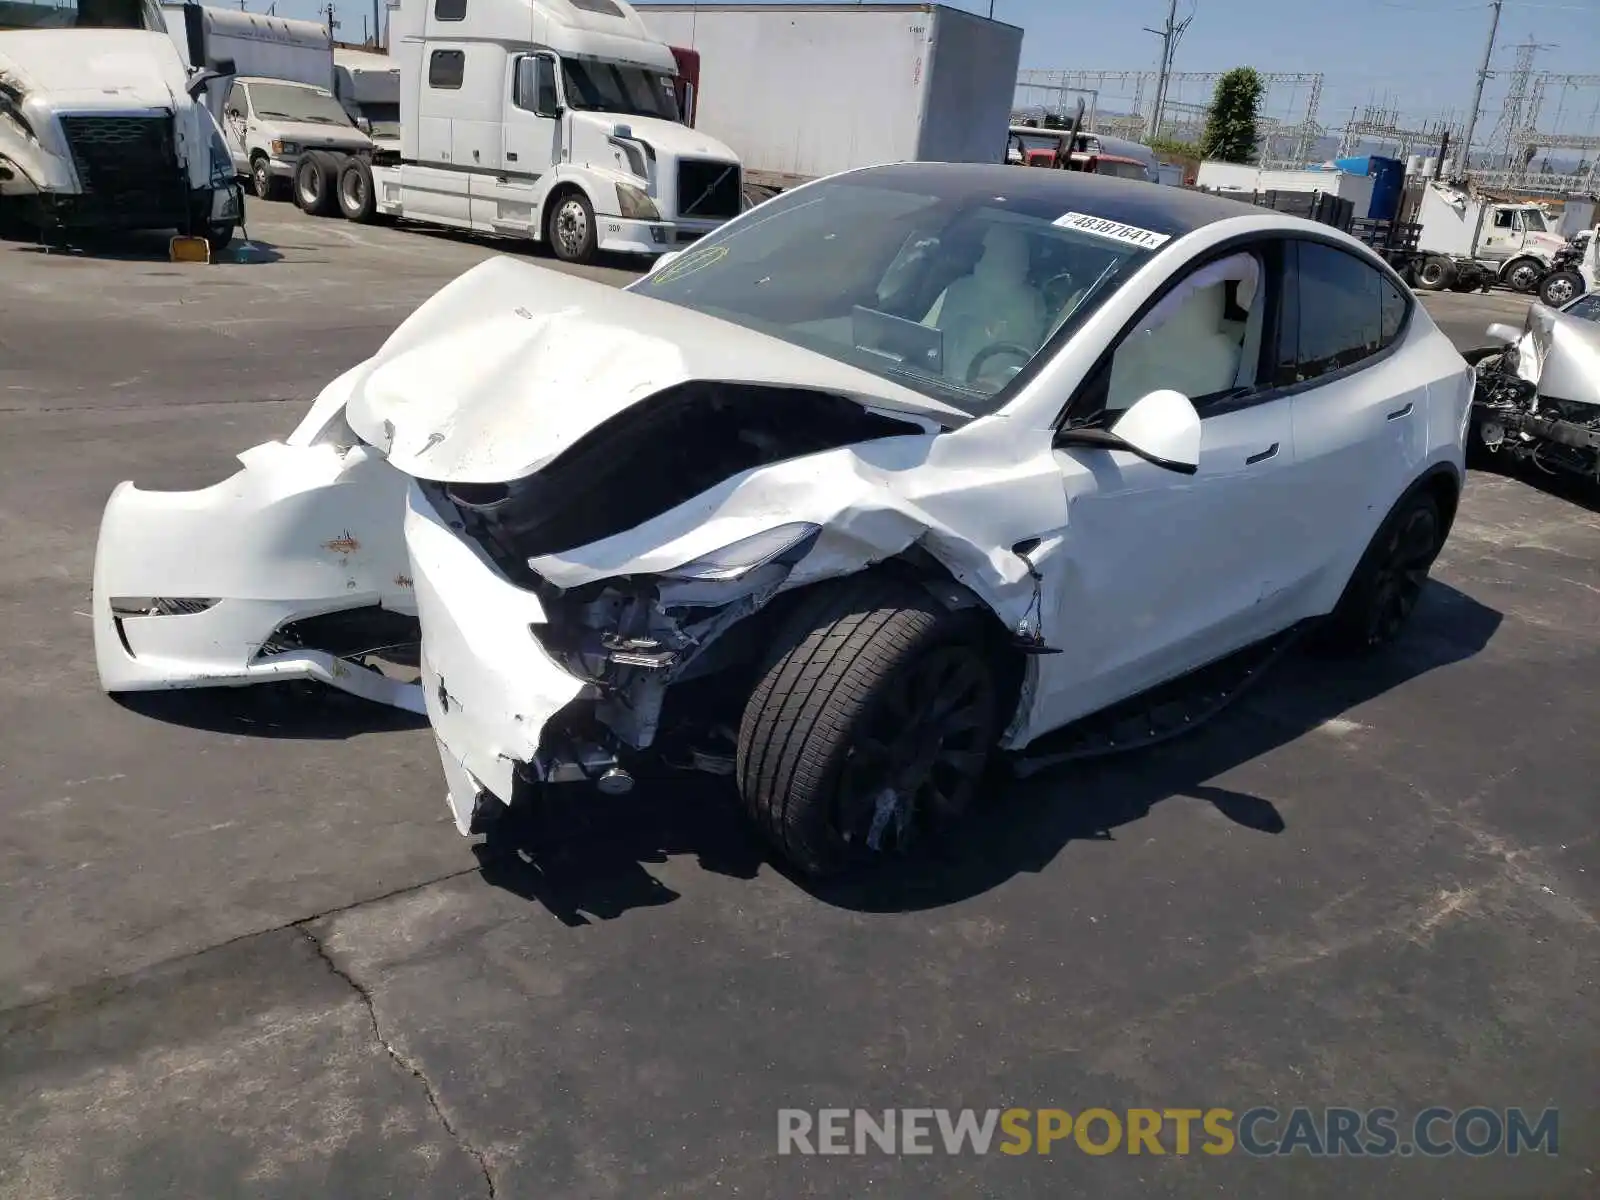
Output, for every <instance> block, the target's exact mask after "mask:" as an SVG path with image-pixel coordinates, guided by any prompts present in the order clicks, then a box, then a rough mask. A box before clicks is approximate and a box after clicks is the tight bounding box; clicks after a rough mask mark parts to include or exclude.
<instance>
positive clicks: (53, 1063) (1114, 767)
mask: <svg viewBox="0 0 1600 1200" xmlns="http://www.w3.org/2000/svg"><path fill="white" fill-rule="evenodd" d="M252 215H253V216H254V217H255V222H254V224H253V225H252V228H251V232H252V233H253V234H255V235H256V237H257V238H258V239H260V242H259V245H260V246H261V247H262V249H261V250H260V251H259V252H258V253H256V254H254V255H242V257H249V258H251V259H252V261H248V262H238V263H233V264H226V265H217V266H214V267H211V268H197V267H185V266H174V265H170V264H168V263H166V262H165V261H161V260H159V259H146V260H121V261H108V260H104V259H92V258H84V257H63V256H54V255H52V256H42V255H40V254H37V253H35V252H33V251H32V250H30V249H28V248H24V247H19V246H15V245H9V244H0V279H3V281H4V282H3V284H0V534H3V536H0V614H3V628H4V629H5V631H6V638H5V649H4V663H5V670H4V673H3V676H0V730H3V733H0V898H3V903H4V907H3V919H0V1196H3V1197H15V1198H17V1200H23V1198H26V1200H55V1198H61V1200H65V1198H67V1197H96V1198H98V1197H113V1196H115V1197H154V1196H161V1197H166V1196H173V1197H204V1198H206V1200H214V1198H220V1197H231V1196H253V1197H254V1196H260V1197H280V1196H281V1197H321V1196H328V1197H334V1196H337V1197H340V1198H341V1200H358V1198H365V1197H380V1196H394V1197H406V1198H419V1200H420V1198H424V1197H441V1198H443V1197H448V1198H450V1200H458V1198H461V1197H478V1196H489V1195H493V1196H497V1197H500V1198H502V1200H504V1198H507V1197H538V1198H540V1200H555V1198H558V1197H573V1198H578V1197H583V1198H600V1197H629V1198H633V1197H644V1196H685V1197H703V1196H710V1195H747V1196H772V1197H777V1196H785V1197H787V1196H801V1195H817V1196H839V1197H844V1196H860V1195H864V1194H868V1193H873V1194H883V1195H895V1196H900V1195H904V1196H913V1195H914V1196H925V1197H933V1196H940V1197H944V1196H948V1197H970V1196H996V1197H999V1196H1004V1197H1008V1198H1020V1197H1031V1196H1039V1197H1045V1196H1049V1197H1058V1196H1066V1195H1082V1194H1091V1195H1097V1196H1105V1197H1124V1196H1126V1197H1134V1196H1141V1197H1142V1196H1149V1195H1163V1196H1192V1195H1197V1194H1201V1193H1204V1194H1216V1195H1229V1196H1239V1197H1245V1196H1260V1197H1272V1198H1280V1197H1288V1196H1295V1197H1349V1196H1363V1197H1365V1196H1374V1197H1376V1196H1399V1195H1405V1196H1407V1197H1418V1198H1420V1197H1445V1196H1448V1197H1451V1198H1452V1200H1459V1198H1464V1197H1474V1196H1485V1197H1487V1196H1502V1197H1510V1196H1518V1197H1530V1198H1531V1197H1540V1198H1542V1200H1555V1198H1558V1197H1570V1198H1572V1200H1576V1198H1578V1197H1580V1196H1594V1195H1596V1194H1597V1192H1600V1178H1597V1176H1596V1174H1595V1171H1596V1168H1600V1128H1597V1111H1600V1105H1597V1102H1600V1083H1597V1074H1596V1071H1595V1064H1596V1063H1597V1062H1600V993H1597V978H1596V974H1597V964H1600V917H1597V913H1600V850H1597V843H1596V839H1595V832H1594V819H1595V797H1596V790H1595V782H1594V781H1595V779H1596V778H1597V777H1600V749H1597V746H1596V742H1595V739H1594V736H1593V735H1594V730H1595V729H1596V728H1600V687H1597V686H1596V683H1595V680H1596V677H1597V675H1600V623H1597V621H1596V619H1595V618H1596V615H1597V613H1600V517H1597V516H1596V515H1595V510H1594V508H1593V507H1592V506H1588V505H1586V504H1585V503H1584V502H1583V498H1582V497H1581V496H1578V495H1574V494H1571V493H1570V492H1568V493H1564V494H1559V495H1558V494H1553V493H1552V492H1550V491H1548V490H1542V489H1541V488H1539V487H1536V486H1533V485H1532V484H1531V483H1530V482H1528V481H1524V480H1519V479H1512V478H1504V477H1500V476H1496V475H1484V474H1475V475H1474V476H1473V478H1472V480H1471V484H1470V488H1469V494H1468V497H1467V499H1466V501H1465V504H1464V509H1463V512H1462V515H1461V517H1460V519H1459V521H1458V523H1457V526H1456V530H1455V533H1454V536H1453V539H1452V541H1451V544H1450V545H1449V547H1448V548H1447V550H1446V553H1445V555H1444V557H1443V559H1442V561H1441V563H1440V564H1439V567H1438V569H1437V571H1436V572H1435V582H1434V583H1433V584H1432V585H1431V588H1430V590H1429V592H1428V594H1427V597H1426V600H1425V603H1424V606H1423V608H1422V609H1421V611H1420V612H1419V614H1418V618H1417V621H1416V624H1415V626H1414V629H1413V631H1412V633H1411V634H1410V636H1409V637H1408V638H1407V640H1406V641H1405V643H1404V644H1403V646H1402V647H1401V648H1400V649H1399V650H1398V651H1397V652H1396V653H1395V654H1394V655H1393V656H1392V657H1390V658H1388V659H1387V660H1385V661H1383V662H1380V663H1375V664H1371V665H1367V666H1364V667H1360V668H1340V669H1335V670H1331V671H1330V670H1329V669H1328V668H1326V667H1313V666H1312V665H1310V664H1307V663H1303V662H1299V661H1291V662H1289V663H1288V664H1287V665H1286V666H1284V667H1282V668H1280V669H1279V671H1278V673H1277V674H1276V676H1275V677H1274V678H1272V679H1270V680H1268V681H1267V682H1266V683H1264V684H1263V685H1262V688H1261V689H1260V690H1259V691H1257V692H1256V693H1254V694H1253V696H1252V697H1251V698H1250V699H1249V700H1248V701H1246V702H1245V706H1244V707H1243V708H1241V709H1240V710H1239V711H1236V712H1234V713H1233V714H1231V715H1230V716H1228V717H1225V718H1224V719H1223V720H1221V721H1220V722H1219V723H1217V724H1215V725H1213V726H1212V727H1210V728H1209V729H1208V730H1207V731H1205V732H1203V733H1200V734H1198V735H1196V736H1195V737H1193V738H1191V739H1188V740H1186V741H1182V742H1179V743H1175V744H1172V745H1169V746H1168V747H1166V748H1164V749H1162V750H1159V751H1155V752H1151V753H1146V754H1144V755H1141V756H1138V757H1132V758H1128V759H1122V760H1114V761H1110V762H1107V763H1104V764H1102V765H1099V766H1096V767H1093V768H1088V769H1077V770H1071V771H1065V772H1062V773H1058V774H1054V775H1048V776H1045V777H1042V778H1039V779H1036V780H1032V781H1030V782H1029V783H1028V784H1027V785H1025V786H1014V787H1011V788H1008V789H1005V790H1004V791H1003V792H1002V793H1000V794H997V795H995V796H994V797H993V802H994V806H995V808H994V819H993V822H992V824H991V825H990V826H989V827H988V828H986V829H985V830H982V831H978V832H976V833H975V835H974V837H973V839H972V843H971V845H969V846H968V847H967V849H966V852H965V853H964V854H963V856H962V857H961V859H960V860H959V861H958V862H956V863H954V864H952V865H950V866H949V867H948V868H947V869H945V870H943V871H939V872H931V871H923V872H903V873H887V874H885V875H884V876H882V877H880V878H878V879H876V880H874V881H871V882H869V883H857V884H853V885H850V886H837V887H834V888H830V889H823V890H808V889H806V888H803V887H801V886H798V885H797V884H796V883H794V882H792V881H791V880H790V879H788V878H787V877H786V876H785V875H783V874H781V873H779V872H778V871H777V870H775V869H774V868H773V867H772V866H771V865H770V864H769V863H767V862H766V861H765V860H764V857H763V855H762V853H761V850H760V848H759V847H758V846H757V845H756V844H755V843H754V842H753V841H752V840H751V839H750V838H749V837H748V836H747V835H746V833H745V832H744V829H743V827H742V825H741V824H740V822H739V821H738V819H737V818H736V817H735V816H734V815H733V814H732V813H731V812H730V811H728V809H727V808H726V807H724V805H723V803H722V800H723V799H724V798H723V797H721V796H720V794H718V793H716V792H714V791H712V792H708V791H706V790H705V789H702V788H698V787H697V788H692V789H691V788H688V787H685V788H684V789H682V790H681V791H678V792H673V791H654V792H651V793H649V794H647V795H644V796H641V797H639V798H638V799H637V800H631V801H629V802H628V804H627V805H626V806H619V807H618V808H617V810H616V811H614V812H608V813H605V814H603V815H600V816H597V818H596V820H595V822H594V823H593V826H592V828H591V829H590V830H589V831H588V832H587V833H586V835H585V836H583V837H582V838H580V839H576V840H575V841H574V842H573V844H572V845H571V846H570V847H568V848H567V850H566V851H565V852H564V853H563V854H561V855H560V856H558V857H557V858H555V859H554V860H551V861H546V862H540V863H538V864H537V865H532V864H527V863H523V862H522V861H521V860H520V859H516V858H510V859H506V860H498V861H497V860H488V859H486V860H485V861H484V863H482V864H480V860H479V857H478V856H476V855H475V854H474V850H473V845H472V843H470V842H468V841H466V840H463V839H461V838H459V837H458V836H457V835H456V833H455V832H454V829H453V827H452V826H451V823H450V821H449V819H448V817H447V815H446V812H445V808H444V804H443V784H442V782H441V779H440V776H439V771H438V763H437V759H436V756H435V754H434V750H433V746H432V742H431V739H430V737H429V735H428V732H427V730H426V728H425V727H424V726H420V725H418V724H417V723H415V722H413V721H410V720H408V719H403V718H399V717H396V716H395V715H393V714H390V713H387V712H385V711H382V710H376V709H371V708H367V707H363V706H361V705H359V704H356V703H354V702H350V703H342V702H338V701H335V702H333V703H331V704H330V705H329V706H328V707H327V708H326V709H324V710H322V711H320V712H317V713H310V714H303V713H298V712H296V711H295V710H293V709H288V708H283V707H281V706H276V705H274V704H273V703H271V702H270V701H269V700H267V699H266V698H264V697H263V696H262V695H260V694H259V693H257V694H251V693H237V694H224V695H221V696H211V695H206V696H203V697H200V698H197V699H192V700H190V701H182V700H180V702H177V703H174V704H172V705H167V706H165V707H162V706H151V705H147V706H144V707H142V708H135V707H130V706H124V705H119V704H118V703H116V702H113V701H112V700H110V699H108V698H106V697H105V696H103V695H101V694H100V693H99V691H98V689H97V685H96V681H95V678H94V668H93V659H92V653H91V646H90V635H89V624H88V621H87V620H86V619H85V617H84V615H83V614H85V613H86V612H87V605H88V596H89V581H90V571H91V565H92V560H93V553H94V540H95V534H96V528H97V522H98V518H99V514H100V508H101V505H102V504H103V502H104V500H105V497H106V495H107V493H108V492H109V491H110V490H111V488H112V486H113V485H114V484H115V483H116V482H117V481H119V480H121V479H124V478H130V477H131V478H135V479H137V480H138V481H139V482H140V483H141V484H142V485H147V486H151V487H191V486H197V485H203V484H208V483H211V482H214V481H216V480H217V479H219V478H221V477H222V476H223V475H224V474H225V473H226V472H228V471H229V470H230V469H231V467H232V465H233V464H232V460H231V456H232V455H233V454H234V453H235V452H237V451H238V450H241V449H243V448H245V447H247V446H250V445H253V444H255V443H256V442H258V441H260V440H263V439H266V438H270V437H274V436H279V435H281V434H283V433H285V432H287V430H288V429H289V428H291V426H292V425H293V423H294V421H295V420H296V419H297V418H298V416H299V415H300V413H301V412H302V411H303V410H304V408H305V405H306V403H307V402H308V400H309V399H310V397H311V396H312V395H313V394H314V393H315V391H316V390H317V388H319V387H320V386H321V385H322V384H323V383H325V382H326V381H327V380H328V379H330V378H332V377H333V376H334V375H335V374H336V373H338V372H339V371H340V370H343V369H344V368H346V367H347V366H350V365H352V364H354V363H355V362H357V361H358V360H359V359H361V358H362V357H364V356H365V355H367V354H368V353H370V352H371V351H372V350H373V349H375V348H376V347H377V345H378V344H379V342H380V341H381V340H382V338H383V337H384V336H385V335H386V334H387V332H388V331H389V330H390V329H392V328H393V326H394V325H395V324H396V323H397V322H398V321H399V320H400V319H401V318H402V317H403V316H404V315H405V314H406V313H407V312H408V311H410V310H411V309H412V308H413V307H414V306H415V305H416V304H417V303H418V302H419V301H420V300H422V299H423V298H425V297H426V296H427V295H428V294H430V293H431V292H433V291H434V290H435V289H436V288H437V287H439V286H440V285H441V284H443V283H444V282H446V281H447V280H449V279H450V278H452V277H453V276H454V275H456V274H458V273H459V272H460V271H461V270H462V269H464V268H465V267H467V266H468V265H470V264H471V263H473V262H476V261H478V260H480V259H482V258H484V257H486V256H487V255H489V254H490V253H492V252H493V248H492V247H490V246H487V245H480V244H473V243H470V242H465V241H461V240H456V239H450V238H445V237H438V236H430V235H425V234H419V233H412V232H406V231H401V230H390V229H367V228H357V227H355V226H351V225H347V224H344V223H341V222H330V221H311V220H308V219H305V218H303V217H301V216H300V215H299V214H298V213H296V212H294V211H293V210H292V209H290V208H288V207H287V206H284V205H273V206H267V207H263V206H260V205H254V206H253V210H252ZM236 245H237V244H236ZM599 274H600V275H601V277H603V278H612V279H618V280H620V279H623V278H626V272H623V271H614V270H608V271H601V272H599ZM1428 304H1429V307H1430V308H1431V309H1433V310H1434V311H1435V312H1436V314H1438V315H1439V316H1440V317H1441V318H1442V319H1443V320H1445V322H1446V324H1447V328H1448V329H1449V330H1450V331H1451V333H1452V335H1453V336H1455V337H1457V338H1458V341H1460V342H1461V343H1463V344H1470V343H1471V342H1473V341H1474V340H1475V339H1476V335H1477V333H1478V332H1479V331H1481V329H1482V327H1483V326H1484V325H1486V324H1487V323H1488V322H1489V321H1491V320H1497V319H1508V318H1509V319H1512V320H1518V321H1520V308H1521V303H1520V302H1518V301H1516V300H1513V299H1510V298H1505V297H1499V296H1496V297H1470V296H1469V297H1461V296H1454V295H1446V296H1442V297H1430V298H1429V300H1428ZM218 537H219V539H220V540H221V542H222V543H224V544H225V541H226V538H227V531H226V530H219V531H218ZM207 552H208V547H206V546H196V547H195V553H196V554H204V553H207ZM1295 1104H1306V1105H1311V1106H1315V1107H1318V1108H1321V1107H1324V1106H1332V1105H1341V1106H1350V1107H1355V1108H1363V1109H1364V1108H1368V1107H1371V1106H1388V1107H1392V1108H1395V1109H1398V1110H1400V1112H1401V1114H1402V1115H1403V1116H1409V1115H1410V1114H1412V1113H1414V1112H1416V1111H1417V1110H1420V1109H1423V1108H1425V1107H1428V1106H1430V1105H1435V1104H1437V1105H1444V1106H1449V1107H1453V1108H1457V1109H1461V1108H1466V1107H1468V1106H1471V1105H1475V1104H1483V1105H1489V1106H1492V1107H1498V1108H1505V1107H1508V1106H1517V1105H1521V1106H1524V1107H1527V1108H1530V1109H1532V1110H1534V1111H1535V1112H1537V1111H1538V1110H1542V1109H1544V1108H1545V1107H1547V1106H1557V1107H1559V1108H1560V1109H1561V1111H1562V1125H1561V1143H1560V1150H1561V1153H1560V1155H1559V1157H1556V1158H1550V1157H1546V1156H1534V1157H1523V1158H1520V1159H1507V1158H1504V1157H1491V1158H1487V1159H1481V1160H1476V1161H1471V1160H1467V1159H1464V1158H1461V1157H1456V1158H1449V1159H1425V1158H1420V1157H1410V1158H1390V1159H1386V1160H1382V1161H1377V1160H1368V1161H1357V1162H1350V1161H1339V1160H1332V1161H1313V1160H1309V1159H1307V1158H1305V1157H1304V1156H1298V1155H1297V1156H1295V1157H1292V1158H1284V1159H1279V1160H1254V1159H1249V1158H1246V1157H1244V1156H1241V1155H1235V1156H1230V1157H1224V1158H1212V1157H1208V1156H1206V1155H1201V1154H1191V1155H1189V1156H1187V1157H1179V1156H1175V1155H1169V1156H1168V1157H1164V1158H1151V1157H1148V1156H1145V1157H1131V1158H1130V1157H1128V1156H1126V1155H1122V1154H1116V1155H1110V1156H1106V1157H1103V1158H1094V1157H1088V1156H1085V1155H1084V1154H1082V1153H1081V1152H1079V1151H1077V1150H1074V1149H1067V1148H1064V1147H1065V1143H1064V1144H1063V1146H1062V1147H1057V1152H1056V1153H1055V1154H1054V1155H1053V1156H1051V1157H1047V1158H1045V1157H1039V1156H1024V1157H1021V1158H1007V1157H1004V1156H999V1155H991V1156H989V1157H987V1158H974V1157H967V1158H954V1159H951V1158H946V1157H945V1156H944V1155H942V1154H939V1155H934V1156H930V1157H926V1158H916V1157H912V1158H899V1159H890V1158H885V1157H882V1156H879V1155H876V1154H873V1155H869V1156H866V1157H863V1158H859V1159H857V1158H841V1159H823V1158H812V1159H805V1158H779V1157H778V1156H777V1155H776V1153H775V1150H776V1136H775V1134H776V1128H777V1116H776V1114H777V1110H778V1109H779V1108H785V1107H796V1108H818V1107H828V1106H839V1107H844V1106H857V1105H860V1106H868V1107H873V1108H883V1107H916V1106H932V1107H960V1106H964V1105H970V1106H974V1107H978V1108H988V1107H1006V1106H1010V1105H1018V1106H1024V1107H1035V1108H1038V1107H1055V1106H1059V1107H1063V1108H1067V1109H1071V1110H1081V1109H1084V1108H1088V1107H1094V1106H1101V1107H1106V1108H1110V1109H1113V1110H1123V1109H1127V1108H1131V1107H1154V1108H1169V1107H1195V1108H1206V1107H1211V1106H1223V1107H1228V1108H1231V1109H1234V1110H1235V1111H1242V1110H1244V1109H1248V1108H1250V1107H1253V1106H1256V1105H1271V1106H1275V1107H1277V1108H1279V1109H1287V1108H1289V1107H1291V1106H1293V1105H1295ZM1167 1145H1168V1149H1169V1150H1170V1149H1171V1148H1172V1144H1171V1141H1170V1138H1169V1141H1168V1143H1167Z"/></svg>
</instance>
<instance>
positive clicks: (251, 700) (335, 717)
mask: <svg viewBox="0 0 1600 1200" xmlns="http://www.w3.org/2000/svg"><path fill="white" fill-rule="evenodd" d="M112 699H113V700H115V701H116V702H117V703H118V704H120V705H121V706H122V707H123V708H125V709H127V710H128V711H129V712H133V713H137V714H138V715H140V716H142V717H149V718H150V719H151V720H154V721H163V722H166V723H168V724H171V725H185V726H188V727H189V728H191V729H203V730H207V731H209V732H211V733H226V734H231V735H233V736H235V737H258V738H281V739H284V740H291V741H292V740H300V741H343V740H344V739H346V738H353V737H358V736H360V735H361V734H364V733H387V732H393V731H396V730H406V729H426V728H427V726H428V718H427V717H425V716H423V715H421V714H420V713H412V712H406V711H405V710H403V709H398V708H390V707H388V706H387V705H382V704H374V703H371V702H370V701H367V700H362V699H360V698H359V697H356V696H351V695H348V694H347V693H345V692H339V691H334V690H333V689H331V688H325V687H322V686H321V685H320V684H310V683H304V684H302V683H268V684H258V685H255V686H252V687H240V688H231V687H218V688H183V689H179V690H176V691H170V692H118V693H116V694H115V695H113V696H112Z"/></svg>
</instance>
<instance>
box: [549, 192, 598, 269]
mask: <svg viewBox="0 0 1600 1200" xmlns="http://www.w3.org/2000/svg"><path fill="white" fill-rule="evenodd" d="M544 236H545V241H547V242H549V243H550V249H551V250H553V251H554V252H555V256H556V257H557V258H559V259H560V260H561V261H562V262H569V263H586V262H593V261H594V254H595V247H596V244H597V242H596V237H595V228H594V206H593V205H591V204H590V203H589V197H587V196H585V195H584V194H583V193H582V192H581V191H579V190H578V189H577V188H568V189H567V190H566V191H563V192H557V193H556V194H555V195H554V196H553V197H551V199H550V203H549V206H548V207H546V209H545V214H544Z"/></svg>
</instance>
